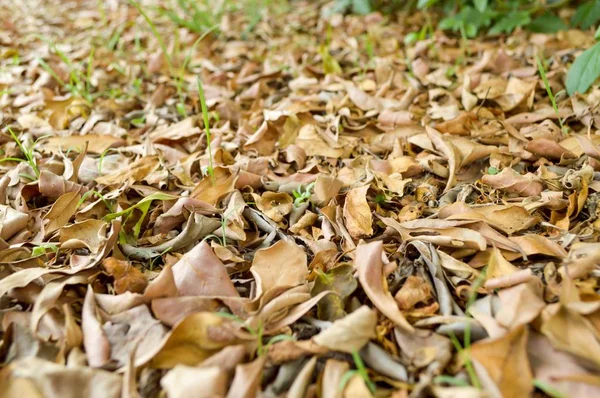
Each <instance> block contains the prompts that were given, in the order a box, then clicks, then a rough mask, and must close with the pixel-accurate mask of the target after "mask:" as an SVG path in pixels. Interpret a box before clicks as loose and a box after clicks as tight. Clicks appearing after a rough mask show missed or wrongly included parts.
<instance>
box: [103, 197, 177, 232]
mask: <svg viewBox="0 0 600 398" xmlns="http://www.w3.org/2000/svg"><path fill="white" fill-rule="evenodd" d="M174 199H177V196H173V195H168V194H166V193H153V194H152V195H150V196H146V197H145V198H143V199H142V200H140V201H139V202H137V203H136V204H134V205H133V206H131V207H128V208H127V209H125V210H122V211H119V212H115V213H110V214H107V215H106V216H104V218H102V219H103V220H104V221H106V222H110V221H112V220H114V219H115V218H117V217H121V216H125V220H127V219H128V218H129V217H130V216H131V214H132V213H133V211H134V210H135V209H139V210H140V211H141V212H142V215H141V216H140V217H139V218H138V220H137V222H136V223H135V225H134V227H133V234H134V237H135V238H136V239H137V238H138V237H139V234H140V231H141V228H142V223H143V222H144V218H146V214H147V213H148V210H149V209H150V204H151V203H152V201H154V200H174Z"/></svg>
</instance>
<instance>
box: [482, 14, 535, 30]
mask: <svg viewBox="0 0 600 398" xmlns="http://www.w3.org/2000/svg"><path fill="white" fill-rule="evenodd" d="M530 22H531V16H530V15H529V13H528V12H527V11H512V12H510V13H508V14H507V15H506V16H505V17H503V18H501V19H500V20H499V21H498V22H496V24H495V25H494V26H492V28H491V29H490V31H489V32H488V33H489V34H490V35H499V34H501V33H510V32H512V31H513V30H515V29H516V28H518V27H520V26H525V25H527V24H529V23H530Z"/></svg>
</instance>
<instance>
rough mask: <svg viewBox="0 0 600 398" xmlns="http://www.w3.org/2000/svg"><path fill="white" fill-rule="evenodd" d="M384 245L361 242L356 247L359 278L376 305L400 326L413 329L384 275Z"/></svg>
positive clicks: (409, 329)
mask: <svg viewBox="0 0 600 398" xmlns="http://www.w3.org/2000/svg"><path fill="white" fill-rule="evenodd" d="M382 255H383V246H382V244H381V242H372V243H368V244H361V245H359V246H358V247H357V248H356V268H357V269H358V280H359V281H360V284H361V286H362V288H363V289H364V291H365V293H366V294H367V296H368V297H369V299H370V300H371V301H372V302H373V304H374V305H375V307H377V309H378V310H379V311H381V312H382V313H383V314H384V315H385V316H387V317H388V318H389V319H390V320H391V321H392V322H394V323H395V324H396V325H397V326H398V327H400V328H402V329H404V330H407V331H412V330H413V327H412V326H411V325H410V324H409V323H408V322H407V321H406V319H405V318H404V315H402V313H401V312H400V310H399V309H398V304H396V301H394V298H393V297H392V295H391V294H390V292H389V291H388V289H387V286H386V283H385V279H384V275H383V262H382V260H381V256H382Z"/></svg>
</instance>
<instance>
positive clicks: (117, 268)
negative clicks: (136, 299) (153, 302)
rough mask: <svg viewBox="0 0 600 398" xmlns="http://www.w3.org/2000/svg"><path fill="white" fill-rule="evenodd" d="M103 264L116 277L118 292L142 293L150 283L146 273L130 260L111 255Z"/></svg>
mask: <svg viewBox="0 0 600 398" xmlns="http://www.w3.org/2000/svg"><path fill="white" fill-rule="evenodd" d="M102 266H103V267H104V269H105V270H106V272H107V273H108V274H109V275H111V276H112V277H113V278H114V279H115V282H114V285H115V292H117V294H123V293H125V292H132V293H142V292H143V291H144V289H146V286H147V285H148V281H147V280H146V278H145V277H144V274H142V272H141V271H140V270H139V269H137V268H135V267H134V266H133V265H132V264H131V263H130V262H128V261H123V260H119V259H116V258H114V257H109V258H105V259H104V260H102Z"/></svg>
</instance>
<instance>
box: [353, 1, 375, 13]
mask: <svg viewBox="0 0 600 398" xmlns="http://www.w3.org/2000/svg"><path fill="white" fill-rule="evenodd" d="M352 12H353V13H355V14H359V15H367V14H369V13H370V12H371V3H370V1H369V0H352Z"/></svg>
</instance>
